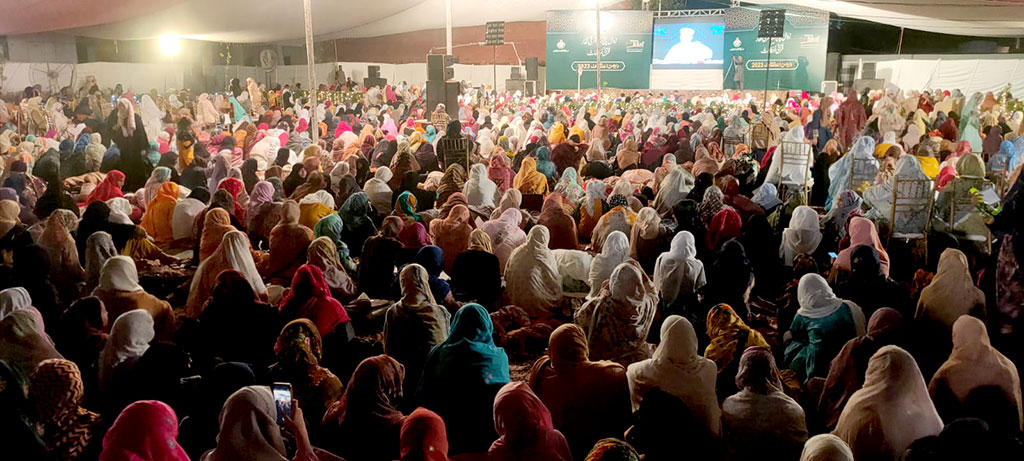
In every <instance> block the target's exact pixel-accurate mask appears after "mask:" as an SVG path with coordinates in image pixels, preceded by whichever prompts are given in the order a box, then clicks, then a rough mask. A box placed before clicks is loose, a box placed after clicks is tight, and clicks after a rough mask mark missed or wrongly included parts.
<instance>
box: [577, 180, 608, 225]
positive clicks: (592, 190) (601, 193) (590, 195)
mask: <svg viewBox="0 0 1024 461" xmlns="http://www.w3.org/2000/svg"><path fill="white" fill-rule="evenodd" d="M607 190H608V186H605V185H604V183H603V182H601V181H597V180H594V181H590V182H588V183H587V188H586V196H585V197H584V198H583V206H585V207H586V208H587V213H589V214H590V215H591V216H593V215H594V200H604V199H606V198H608V197H605V192H606V191H607Z"/></svg>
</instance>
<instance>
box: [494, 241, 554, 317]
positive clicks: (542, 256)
mask: <svg viewBox="0 0 1024 461" xmlns="http://www.w3.org/2000/svg"><path fill="white" fill-rule="evenodd" d="M550 239H551V235H550V233H549V232H548V228H547V227H544V226H542V225H536V226H533V228H532V229H530V233H529V234H528V235H527V236H526V243H524V244H523V245H522V246H520V247H519V248H516V249H515V250H513V251H512V254H511V255H510V256H509V258H508V263H507V264H506V266H505V292H506V293H508V294H509V298H510V301H511V303H512V304H515V305H516V306H519V307H521V308H523V310H525V311H526V313H527V314H530V315H531V316H532V315H536V314H543V313H548V312H550V311H551V309H552V308H553V307H555V306H556V305H557V304H558V301H559V299H561V298H562V280H561V278H560V277H559V276H558V263H556V262H555V255H554V253H552V252H551V250H550V249H548V241H549V240H550Z"/></svg>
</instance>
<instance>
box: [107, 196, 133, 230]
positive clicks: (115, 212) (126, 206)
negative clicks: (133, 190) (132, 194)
mask: <svg viewBox="0 0 1024 461" xmlns="http://www.w3.org/2000/svg"><path fill="white" fill-rule="evenodd" d="M106 203H107V206H109V207H110V218H109V221H110V222H112V223H117V224H133V223H132V218H131V215H132V211H133V210H132V202H129V201H128V199H126V198H124V197H114V198H111V199H109V200H107V202H106Z"/></svg>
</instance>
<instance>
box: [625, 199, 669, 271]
mask: <svg viewBox="0 0 1024 461" xmlns="http://www.w3.org/2000/svg"><path fill="white" fill-rule="evenodd" d="M668 235H669V231H668V228H666V227H665V226H663V225H662V224H661V217H660V216H659V215H658V212H657V211H655V210H654V208H651V207H644V208H642V209H641V210H640V212H639V213H637V217H636V223H634V224H633V229H632V234H631V235H630V238H629V257H631V258H633V259H635V260H636V261H637V262H639V263H640V267H641V268H643V270H644V272H646V273H648V274H653V273H654V264H655V262H656V261H657V258H658V256H660V255H661V253H662V251H663V250H665V249H666V248H665V247H666V243H668V238H667V237H668Z"/></svg>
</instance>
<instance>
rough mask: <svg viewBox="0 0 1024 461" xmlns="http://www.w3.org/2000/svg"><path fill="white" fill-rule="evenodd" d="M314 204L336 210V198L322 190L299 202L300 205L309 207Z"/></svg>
mask: <svg viewBox="0 0 1024 461" xmlns="http://www.w3.org/2000/svg"><path fill="white" fill-rule="evenodd" d="M313 203H319V204H321V205H323V206H325V207H327V208H330V209H332V210H333V209H334V196H333V195H331V193H330V192H327V191H325V190H323V189H320V190H318V191H316V192H313V193H312V194H309V195H307V196H305V197H302V200H299V205H309V204H313Z"/></svg>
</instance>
